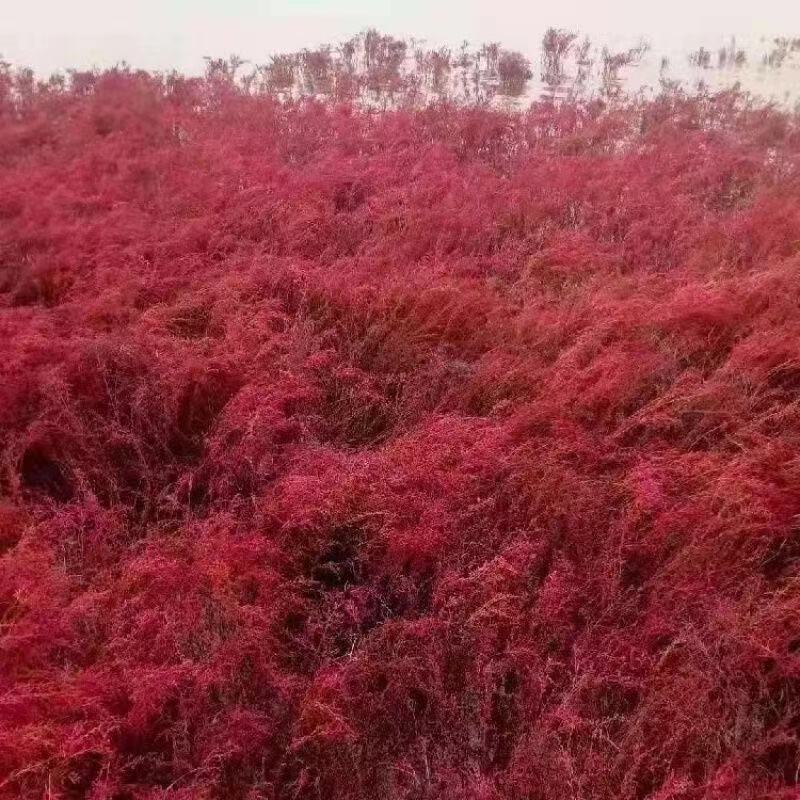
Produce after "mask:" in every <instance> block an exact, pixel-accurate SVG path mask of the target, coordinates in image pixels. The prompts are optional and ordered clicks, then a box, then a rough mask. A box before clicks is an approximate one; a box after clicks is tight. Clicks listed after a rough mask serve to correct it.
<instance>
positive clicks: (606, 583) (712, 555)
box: [0, 63, 800, 800]
mask: <svg viewBox="0 0 800 800" xmlns="http://www.w3.org/2000/svg"><path fill="white" fill-rule="evenodd" d="M231 72H232V70H230V71H226V70H225V69H222V68H221V66H220V64H219V63H217V64H216V68H215V70H214V71H212V72H211V73H210V74H209V75H208V76H207V77H206V78H198V79H189V78H181V77H180V76H177V75H172V76H157V75H151V74H148V73H143V72H136V71H133V70H129V69H116V70H110V71H107V72H103V73H92V74H85V73H74V74H73V75H72V76H71V77H70V79H69V80H65V81H61V80H53V81H50V82H47V83H41V82H37V81H36V80H35V79H34V78H33V77H32V76H31V75H30V74H29V73H15V72H13V71H12V70H10V69H8V68H6V69H5V71H4V72H3V73H2V76H1V77H2V80H0V348H1V349H2V358H1V359H0V554H1V555H0V797H3V798H48V799H49V798H62V799H63V800H68V799H69V798H88V799H89V800H101V799H102V800H105V799H106V798H108V799H109V800H111V799H112V798H113V799H115V800H139V799H140V798H141V799H142V800H144V798H147V799H148V800H156V798H159V799H162V798H163V799H164V800H166V798H182V799H184V800H188V799H189V798H192V799H193V800H194V799H195V798H197V799H199V800H204V799H208V800H211V798H242V800H256V799H263V800H290V798H291V799H292V800H305V799H306V798H308V800H345V799H347V800H362V799H367V798H369V799H375V800H377V799H378V798H389V799H391V800H394V799H399V798H406V799H408V800H411V798H430V799H431V800H433V799H434V798H440V799H441V800H445V799H448V800H450V799H453V800H455V799H456V798H461V799H463V800H501V799H504V798H509V799H512V798H513V799H514V800H566V799H567V798H575V799H576V800H612V799H613V800H645V798H650V799H651V800H695V799H697V800H699V799H700V798H704V799H706V798H707V799H708V800H723V799H725V800H728V799H730V800H733V799H734V798H735V799H736V800H756V798H759V799H761V798H789V797H797V793H798V791H800V516H799V515H800V124H798V118H797V116H796V115H793V114H791V113H789V112H786V111H783V110H780V109H777V108H770V107H764V106H762V105H759V104H758V103H755V102H753V101H751V100H749V99H748V98H746V97H743V96H741V95H740V94H737V93H735V92H730V93H725V94H720V95H713V96H711V95H702V94H701V95H693V96H686V95H683V94H680V93H678V92H676V91H674V90H672V91H666V90H665V93H664V94H662V95H660V96H658V97H656V98H655V99H651V100H647V101H644V100H634V99H622V98H618V99H617V100H616V101H612V100H608V99H607V100H605V101H601V100H595V101H593V100H584V101H578V100H572V101H565V102H562V103H557V102H553V101H551V102H545V101H543V102H538V103H534V104H533V105H532V106H530V108H528V109H526V110H498V109H496V108H492V107H490V106H487V105H484V106H467V105H463V104H462V105H457V104H454V103H450V102H447V101H443V102H436V103H434V104H431V105H426V106H424V107H405V108H394V109H392V108H389V109H388V110H378V109H377V108H370V107H363V106H362V107H359V106H358V105H356V104H354V103H352V102H346V103H344V104H338V103H336V102H334V101H324V102H323V101H319V100H314V99H299V100H291V99H289V100H279V99H276V98H275V97H273V96H270V95H269V94H265V93H261V92H258V91H254V90H250V89H248V87H247V86H242V85H240V84H239V83H237V82H236V81H235V80H233V79H232V78H231V77H230V73H231Z"/></svg>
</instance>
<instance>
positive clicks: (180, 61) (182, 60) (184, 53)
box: [0, 0, 800, 75]
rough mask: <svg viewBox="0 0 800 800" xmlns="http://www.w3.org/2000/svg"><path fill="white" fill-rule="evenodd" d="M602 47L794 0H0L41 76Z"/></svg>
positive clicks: (666, 40)
mask: <svg viewBox="0 0 800 800" xmlns="http://www.w3.org/2000/svg"><path fill="white" fill-rule="evenodd" d="M550 26H553V27H565V28H570V29H574V30H578V31H579V32H581V33H585V34H588V35H590V36H592V38H593V39H595V40H596V41H601V42H603V43H608V44H621V45H626V44H634V43H635V42H636V41H637V40H638V39H639V38H641V37H645V38H647V39H648V40H649V41H650V42H651V43H652V44H653V45H654V47H661V48H673V49H674V48H676V47H681V48H684V47H685V48H687V49H688V48H693V47H696V46H699V45H700V44H706V45H707V46H711V47H717V46H718V45H719V44H721V43H722V42H723V41H727V40H728V39H729V37H730V36H731V35H737V37H738V39H739V40H740V41H744V42H757V41H758V39H759V38H760V37H761V36H775V35H791V36H800V0H755V1H753V0H750V1H748V0H662V2H653V0H606V1H605V2H602V0H557V2H553V3H550V4H547V3H541V2H539V3H536V2H532V0H528V2H526V1H525V0H126V2H124V3H123V2H120V1H119V0H116V2H115V1H114V0H68V1H67V0H0V55H2V56H3V57H4V58H5V59H6V60H8V61H11V63H13V64H15V65H17V66H30V67H32V68H33V69H35V70H36V72H37V73H39V74H40V75H47V74H49V73H50V72H53V71H56V70H63V69H66V68H69V67H74V68H78V69H86V68H90V67H92V66H97V67H108V66H113V65H114V64H115V63H119V62H120V61H123V60H124V61H127V62H128V63H130V64H132V65H133V66H136V67H141V68H145V69H154V70H164V69H171V68H176V69H180V70H182V71H185V72H190V73H191V72H199V71H200V70H201V69H202V66H203V57H204V56H214V57H219V56H226V55H229V54H232V53H235V54H237V55H240V56H242V57H243V58H246V59H249V60H251V61H253V62H255V63H265V62H266V61H268V59H269V56H270V55H272V54H274V53H278V52H286V51H291V50H297V49H300V48H303V47H314V46H315V45H319V44H322V43H326V42H330V43H336V42H339V41H341V40H343V39H346V38H347V37H348V36H350V35H352V34H354V33H357V32H358V31H361V30H364V29H365V28H367V27H376V28H378V29H379V30H380V31H381V32H384V33H391V34H394V35H396V36H404V37H407V36H414V37H416V38H418V39H425V40H426V41H427V42H428V43H429V44H430V45H432V46H439V45H449V46H455V45H458V44H460V43H461V42H462V41H463V40H465V39H466V40H469V41H470V42H473V43H482V42H487V41H499V42H501V43H502V44H503V45H504V46H506V47H510V48H514V49H518V50H521V51H522V52H525V53H528V54H531V53H534V52H535V51H536V50H537V47H538V43H539V41H540V40H541V36H542V33H543V32H544V30H545V29H546V28H547V27H550Z"/></svg>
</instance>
